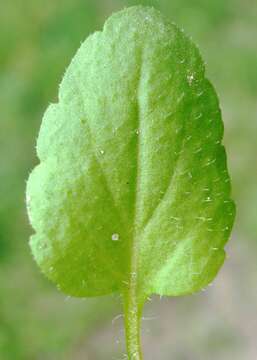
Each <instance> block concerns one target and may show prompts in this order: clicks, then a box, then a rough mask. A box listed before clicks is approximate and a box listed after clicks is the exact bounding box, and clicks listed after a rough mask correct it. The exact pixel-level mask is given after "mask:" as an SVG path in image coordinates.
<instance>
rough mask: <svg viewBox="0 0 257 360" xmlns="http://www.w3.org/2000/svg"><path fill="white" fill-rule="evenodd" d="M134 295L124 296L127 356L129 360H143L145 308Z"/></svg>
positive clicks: (127, 294)
mask: <svg viewBox="0 0 257 360" xmlns="http://www.w3.org/2000/svg"><path fill="white" fill-rule="evenodd" d="M133 295H134V294H131V293H125V294H124V319H125V333H126V344H127V354H128V359H129V360H143V356H142V351H141V341H140V332H141V315H142V309H143V306H142V305H140V304H139V303H138V300H137V298H136V296H133Z"/></svg>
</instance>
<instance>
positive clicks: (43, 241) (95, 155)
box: [27, 6, 235, 359]
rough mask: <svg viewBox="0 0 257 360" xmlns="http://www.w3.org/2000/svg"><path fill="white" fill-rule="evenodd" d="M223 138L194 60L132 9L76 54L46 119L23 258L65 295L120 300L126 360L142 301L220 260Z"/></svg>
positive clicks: (193, 53)
mask: <svg viewBox="0 0 257 360" xmlns="http://www.w3.org/2000/svg"><path fill="white" fill-rule="evenodd" d="M222 136H223V124H222V120H221V113H220V109H219V104H218V100H217V96H216V93H215V91H214V89H213V87H212V85H211V84H210V82H209V81H208V80H207V79H206V78H205V75H204V65H203V61H202V59H201V57H200V54H199V51H198V49H197V48H196V46H195V45H194V44H193V43H192V42H191V40H190V39H189V38H188V37H187V36H185V34H184V33H183V31H181V30H179V29H178V28H177V27H176V26H175V25H174V24H172V23H170V22H169V21H167V20H166V19H165V18H164V17H163V16H162V15H161V14H160V13H159V12H157V11H156V10H154V9H152V8H148V7H141V6H137V7H131V8H128V9H126V10H124V11H121V12H118V13H116V14H114V15H112V16H111V17H110V18H109V19H108V20H107V22H106V24H105V26H104V29H103V31H102V32H96V33H94V34H93V35H91V36H90V37H89V38H88V39H87V40H86V41H85V42H84V43H83V44H82V45H81V47H80V49H79V50H78V52H77V54H76V55H75V56H74V58H73V60H72V62H71V64H70V66H69V67H68V69H67V71H66V73H65V76H64V78H63V80H62V83H61V85H60V90H59V102H58V104H52V105H50V106H49V107H48V109H47V111H46V113H45V115H44V118H43V122H42V126H41V129H40V134H39V137H38V141H37V153H38V157H39V159H40V161H41V163H40V165H38V166H37V167H36V168H35V169H34V170H33V172H32V174H31V175H30V177H29V181H28V185H27V200H28V212H29V218H30V221H31V224H32V226H33V228H34V229H35V234H34V235H33V236H32V237H31V240H30V246H31V249H32V253H33V255H34V257H35V259H36V261H37V263H38V264H39V266H40V268H41V269H42V271H43V273H44V274H45V275H46V276H47V277H48V278H49V279H50V280H52V281H53V282H54V283H56V284H57V286H58V287H59V288H60V289H61V290H62V291H64V292H65V293H67V294H70V295H73V296H81V297H83V296H97V295H104V294H108V293H113V292H119V293H121V294H122V295H123V297H124V306H125V312H126V314H125V316H126V329H127V340H128V348H129V356H130V358H131V359H132V358H133V353H134V354H135V356H134V359H140V355H139V353H140V350H139V345H138V343H139V335H138V327H139V320H140V314H141V311H142V306H143V303H144V301H145V299H146V298H147V296H149V295H151V294H160V295H173V296H177V295H184V294H190V293H193V292H195V291H198V290H200V289H202V288H203V287H204V286H206V285H207V284H208V283H209V282H210V281H212V280H213V278H214V277H215V275H216V273H217V271H218V270H219V268H220V266H221V265H222V263H223V261H224V256H225V253H224V250H223V248H224V245H225V243H226V241H227V239H228V237H229V234H230V231H231V227H232V224H233V220H234V212H235V211H234V203H233V202H232V201H231V199H230V179H229V176H228V172H227V166H226V156H225V150H224V147H223V146H222V145H221V141H222Z"/></svg>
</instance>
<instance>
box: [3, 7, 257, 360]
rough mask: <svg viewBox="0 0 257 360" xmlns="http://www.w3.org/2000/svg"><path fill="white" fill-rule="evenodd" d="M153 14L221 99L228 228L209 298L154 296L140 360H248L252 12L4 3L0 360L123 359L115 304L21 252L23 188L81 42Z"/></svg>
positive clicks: (256, 212)
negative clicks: (232, 217) (181, 38)
mask: <svg viewBox="0 0 257 360" xmlns="http://www.w3.org/2000/svg"><path fill="white" fill-rule="evenodd" d="M134 4H147V5H153V6H155V7H156V8H158V9H160V10H161V11H162V12H163V13H165V14H166V15H167V16H168V17H169V18H170V19H172V20H173V21H175V22H176V23H177V24H178V25H180V26H181V27H183V28H184V29H185V31H186V32H187V33H188V34H190V35H192V37H193V39H194V41H195V42H196V43H197V44H198V45H199V47H200V49H201V52H202V55H203V58H204V59H205V60H206V63H207V75H208V77H209V78H210V79H211V81H212V82H213V83H214V85H215V87H216V89H217V92H218V94H219V97H220V101H221V107H222V111H223V118H224V122H225V138H224V143H225V145H226V148H227V153H228V161H229V169H230V174H231V176H232V180H233V197H234V198H235V200H236V202H237V207H238V209H237V219H236V224H235V228H234V232H233V236H232V239H231V241H230V243H229V244H228V246H227V252H228V260H227V261H226V263H225V265H224V267H223V268H222V270H221V272H220V273H219V276H218V278H217V279H216V280H215V282H214V284H213V286H212V287H208V289H207V290H206V291H205V292H202V293H200V294H196V295H193V296H188V297H183V298H173V299H168V298H165V299H164V298H163V299H161V300H160V299H159V298H157V297H153V299H152V301H151V302H149V303H148V304H147V306H146V309H145V314H144V320H143V343H144V352H145V359H147V360H156V359H160V360H212V359H213V360H214V359H215V360H218V359H219V360H223V359H224V360H229V359H233V360H237V359H238V360H256V359H257V339H256V334H257V140H256V137H257V3H256V1H254V0H226V1H224V0H216V1H206V0H173V1H170V0H160V1H157V0H156V1H154V0H153V1H143V0H142V1H125V0H124V1H122V0H105V1H99V0H63V1H61V2H60V1H58V2H57V1H53V0H11V1H4V0H3V1H2V2H1V12H0V113H1V117H0V359H3V360H23V359H24V360H35V359H36V360H40V359H44V360H45V359H49V360H59V359H60V360H69V359H75V360H79V359H84V360H85V359H89V360H98V359H99V360H100V359H105V360H108V359H110V360H111V359H114V360H115V359H117V360H118V359H122V358H124V357H123V353H124V341H123V330H122V326H123V325H122V318H121V317H120V316H119V314H120V313H121V306H120V300H119V298H117V297H115V296H110V297H107V298H97V299H89V300H88V299H85V300H83V299H73V298H67V297H66V296H64V295H63V294H61V293H59V292H58V291H57V290H56V288H55V287H54V286H53V285H52V284H50V283H49V282H48V281H47V280H45V278H44V277H43V276H42V275H41V274H40V272H39V270H38V268H37V267H36V264H35V263H34V261H33V259H32V257H31V254H30V250H29V247H28V238H29V235H30V234H31V232H32V230H31V228H30V226H29V224H28V219H27V216H26V210H25V201H24V197H25V196H24V190H25V182H26V179H27V177H28V174H29V172H30V170H31V169H32V168H33V167H34V165H35V164H36V163H37V159H36V156H35V141H36V136H37V133H38V130H39V126H40V122H41V118H42V114H43V112H44V110H45V109H46V107H47V105H48V104H49V103H50V102H54V101H55V100H56V98H57V92H58V84H59V83H60V80H61V78H62V74H63V73H64V70H65V68H66V67H67V66H68V64H69V62H70V60H71V58H72V56H73V55H74V53H75V51H76V49H77V48H78V47H79V45H80V43H81V42H82V41H83V40H84V39H85V38H86V37H87V35H88V34H89V33H91V32H93V31H95V30H98V29H101V27H102V24H103V22H104V20H105V18H106V17H108V16H109V15H110V14H111V13H112V12H113V11H116V10H120V9H122V8H124V7H125V6H130V5H134Z"/></svg>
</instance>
